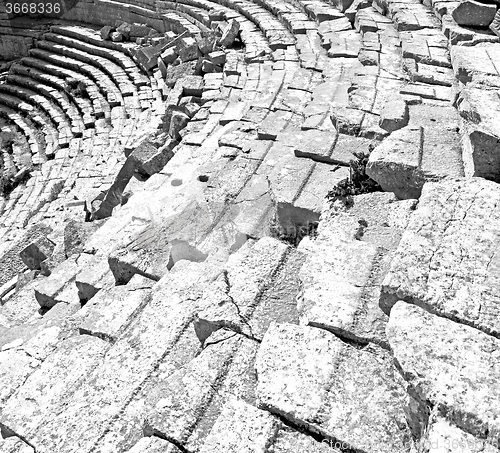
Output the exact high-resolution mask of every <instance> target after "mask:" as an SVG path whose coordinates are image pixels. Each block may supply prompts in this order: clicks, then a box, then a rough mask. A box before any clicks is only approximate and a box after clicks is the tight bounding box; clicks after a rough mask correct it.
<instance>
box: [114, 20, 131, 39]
mask: <svg viewBox="0 0 500 453" xmlns="http://www.w3.org/2000/svg"><path fill="white" fill-rule="evenodd" d="M116 31H117V32H118V33H121V35H122V36H123V37H124V38H125V39H129V38H130V32H131V31H132V25H130V24H128V23H127V22H122V23H121V24H120V25H118V26H117V27H116Z"/></svg>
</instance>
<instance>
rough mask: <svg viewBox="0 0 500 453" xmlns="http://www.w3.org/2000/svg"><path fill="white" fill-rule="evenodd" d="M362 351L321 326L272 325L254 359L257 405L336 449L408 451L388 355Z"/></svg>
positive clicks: (407, 433) (399, 391) (399, 389)
mask: <svg viewBox="0 0 500 453" xmlns="http://www.w3.org/2000/svg"><path fill="white" fill-rule="evenodd" d="M367 348H370V347H367ZM367 348H365V350H359V349H356V348H354V347H352V346H350V345H347V344H346V343H344V342H343V341H341V340H340V339H338V338H337V337H336V336H335V335H333V334H331V333H329V332H326V331H324V330H322V329H317V328H314V327H306V326H296V325H292V324H272V325H271V326H270V328H269V330H268V331H267V333H266V335H265V336H264V339H263V341H262V344H261V346H260V349H259V352H258V354H257V362H256V370H257V377H258V380H257V398H258V404H259V407H261V408H262V409H266V410H268V411H270V412H272V413H275V414H279V415H280V416H282V417H284V418H286V419H288V420H290V421H291V422H293V423H294V424H297V425H301V426H304V427H306V428H307V429H308V430H311V431H313V432H319V433H321V434H322V435H323V436H326V437H328V438H333V439H336V440H338V441H339V442H342V443H343V444H344V445H345V447H344V448H346V447H347V448H350V449H353V450H357V451H370V452H388V453H389V452H391V453H392V452H395V451H400V452H409V451H410V448H411V440H410V439H411V434H410V431H409V428H408V426H407V422H406V419H405V414H404V411H403V400H404V397H405V395H404V389H403V388H402V387H401V386H400V384H399V382H397V381H396V379H399V378H397V377H396V378H395V375H396V374H397V371H396V370H395V369H394V367H393V364H392V358H391V356H390V354H389V353H387V352H386V351H384V350H382V349H379V348H377V349H376V348H373V349H369V350H367ZM347 448H346V449H347Z"/></svg>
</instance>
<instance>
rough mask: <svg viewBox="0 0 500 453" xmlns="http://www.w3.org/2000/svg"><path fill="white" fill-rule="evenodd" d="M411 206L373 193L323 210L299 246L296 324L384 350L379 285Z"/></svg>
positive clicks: (410, 203)
mask: <svg viewBox="0 0 500 453" xmlns="http://www.w3.org/2000/svg"><path fill="white" fill-rule="evenodd" d="M414 204H415V200H404V201H399V200H398V199H397V198H396V197H395V195H394V194H391V193H383V192H376V193H371V194H365V195H358V196H355V197H353V200H352V205H351V206H350V207H345V206H344V205H343V204H342V203H339V202H337V203H336V204H335V205H333V206H330V207H328V208H325V210H324V211H323V213H322V216H321V221H320V224H319V227H318V236H317V238H316V239H315V240H311V239H309V238H305V239H303V240H302V242H301V243H300V245H299V250H301V251H304V253H306V255H307V259H306V261H305V263H304V265H303V266H302V268H301V270H300V280H301V292H300V294H299V297H298V303H297V308H298V310H299V313H300V320H301V323H302V324H304V325H311V326H315V327H321V328H324V329H327V330H329V331H331V332H334V333H336V334H337V335H340V336H342V337H345V338H349V339H351V340H354V341H358V342H373V343H376V344H379V345H381V346H383V347H385V348H388V344H387V339H386V337H385V325H386V323H387V319H388V318H387V315H385V314H384V313H383V311H382V310H381V309H380V307H379V297H380V284H381V282H382V280H383V278H384V277H385V274H386V272H387V271H388V269H389V265H390V262H391V259H392V253H391V251H392V250H395V249H396V248H397V246H398V244H399V241H400V239H401V236H402V234H403V231H404V229H405V227H406V225H407V223H408V220H409V217H410V214H411V213H412V212H413V211H412V209H413V206H414Z"/></svg>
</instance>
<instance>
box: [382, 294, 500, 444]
mask: <svg viewBox="0 0 500 453" xmlns="http://www.w3.org/2000/svg"><path fill="white" fill-rule="evenodd" d="M387 337H388V338H389V342H390V344H391V348H392V350H393V351H394V357H395V359H396V360H397V363H398V364H399V366H400V367H401V369H402V371H403V373H404V376H405V378H406V379H407V380H408V382H409V383H410V385H411V386H412V387H413V389H414V390H415V392H417V394H418V396H419V397H420V398H421V399H422V400H424V401H428V402H429V403H430V404H432V405H433V406H435V407H436V409H437V410H438V411H439V412H440V413H441V414H444V415H445V416H446V418H448V419H449V420H451V421H452V422H453V423H454V424H456V425H457V426H458V427H460V428H461V429H463V430H464V431H466V432H468V433H470V434H473V435H476V436H479V438H483V439H488V440H489V441H490V442H492V443H493V445H495V443H496V442H498V439H499V434H500V417H499V413H498V411H499V408H498V404H497V401H498V398H499V395H498V392H499V389H498V385H497V382H498V375H499V372H500V370H499V368H498V359H497V357H498V355H499V353H500V340H498V339H496V338H493V337H491V336H490V335H487V334H485V333H483V332H480V331H478V330H477V329H474V328H473V327H469V326H464V325H461V324H458V323H455V322H453V321H451V320H448V319H445V318H441V317H438V316H435V315H432V314H429V313H428V312H426V311H424V310H423V309H421V308H419V307H416V306H414V305H411V304H407V303H405V302H402V301H400V302H398V303H397V304H396V305H395V306H394V307H393V308H392V311H391V317H390V319H389V324H388V326H387Z"/></svg>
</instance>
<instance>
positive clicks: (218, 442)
mask: <svg viewBox="0 0 500 453" xmlns="http://www.w3.org/2000/svg"><path fill="white" fill-rule="evenodd" d="M305 451H307V452H315V453H323V452H324V453H326V452H332V449H331V448H330V447H329V446H328V444H327V443H320V442H318V441H316V440H314V439H313V438H312V437H310V436H308V435H306V434H302V433H299V432H297V431H294V430H292V429H290V428H288V427H286V426H285V425H284V424H283V423H282V422H281V421H280V420H279V419H278V418H277V417H275V416H274V415H272V414H271V413H269V412H267V411H264V410H262V409H258V408H256V407H254V406H252V405H250V404H248V403H246V402H245V401H242V400H236V399H231V400H230V401H228V403H227V404H226V405H225V406H224V409H223V410H222V412H221V414H220V415H219V417H218V418H217V421H216V423H215V425H214V426H213V428H212V430H211V431H210V434H209V435H208V437H207V439H206V440H205V443H204V444H203V447H202V449H201V451H200V453H254V452H272V453H285V452H286V453H302V452H305Z"/></svg>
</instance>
